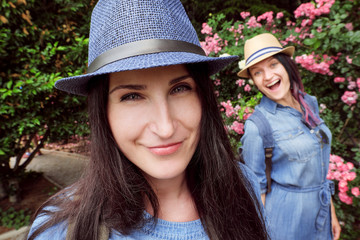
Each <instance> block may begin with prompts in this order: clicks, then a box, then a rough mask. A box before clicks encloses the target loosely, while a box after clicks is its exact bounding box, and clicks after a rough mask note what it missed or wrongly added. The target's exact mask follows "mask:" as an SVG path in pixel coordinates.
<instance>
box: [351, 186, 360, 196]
mask: <svg viewBox="0 0 360 240" xmlns="http://www.w3.org/2000/svg"><path fill="white" fill-rule="evenodd" d="M351 193H352V194H353V195H354V196H355V197H357V196H359V195H360V191H359V188H358V187H353V188H352V189H351Z"/></svg>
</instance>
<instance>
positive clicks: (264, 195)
mask: <svg viewBox="0 0 360 240" xmlns="http://www.w3.org/2000/svg"><path fill="white" fill-rule="evenodd" d="M265 199H266V193H263V194H261V201H262V203H263V205H264V207H265Z"/></svg>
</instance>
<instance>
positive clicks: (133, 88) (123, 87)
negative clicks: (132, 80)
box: [109, 75, 191, 94]
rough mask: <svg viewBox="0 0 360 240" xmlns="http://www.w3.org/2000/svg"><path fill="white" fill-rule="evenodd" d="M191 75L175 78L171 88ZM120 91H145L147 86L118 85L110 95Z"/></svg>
mask: <svg viewBox="0 0 360 240" xmlns="http://www.w3.org/2000/svg"><path fill="white" fill-rule="evenodd" d="M190 77H191V76H190V75H185V76H181V77H178V78H175V79H173V80H171V81H170V82H169V86H171V85H174V84H176V83H178V82H181V81H182V80H184V79H186V78H190ZM118 89H129V90H145V89H146V86H145V85H137V84H123V85H118V86H116V87H114V88H113V89H111V90H110V92H109V94H111V93H113V92H114V91H116V90H118Z"/></svg>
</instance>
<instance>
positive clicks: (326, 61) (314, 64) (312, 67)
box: [295, 53, 334, 76]
mask: <svg viewBox="0 0 360 240" xmlns="http://www.w3.org/2000/svg"><path fill="white" fill-rule="evenodd" d="M295 62H296V63H299V64H300V65H301V66H302V67H303V68H305V69H307V70H309V71H311V72H314V73H320V74H322V75H329V76H331V75H333V72H331V71H330V66H331V65H332V64H333V63H334V60H333V59H332V58H330V57H328V56H327V55H323V56H322V57H321V56H319V55H314V53H312V54H310V55H305V54H304V55H302V56H297V57H296V58H295ZM318 62H319V63H318Z"/></svg>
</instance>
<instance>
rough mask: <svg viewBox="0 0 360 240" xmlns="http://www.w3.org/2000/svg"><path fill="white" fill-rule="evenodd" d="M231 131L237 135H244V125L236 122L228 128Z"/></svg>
mask: <svg viewBox="0 0 360 240" xmlns="http://www.w3.org/2000/svg"><path fill="white" fill-rule="evenodd" d="M230 128H231V129H232V130H234V131H235V132H236V133H238V134H244V124H243V123H239V122H238V121H235V122H233V124H232V125H231V127H230Z"/></svg>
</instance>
